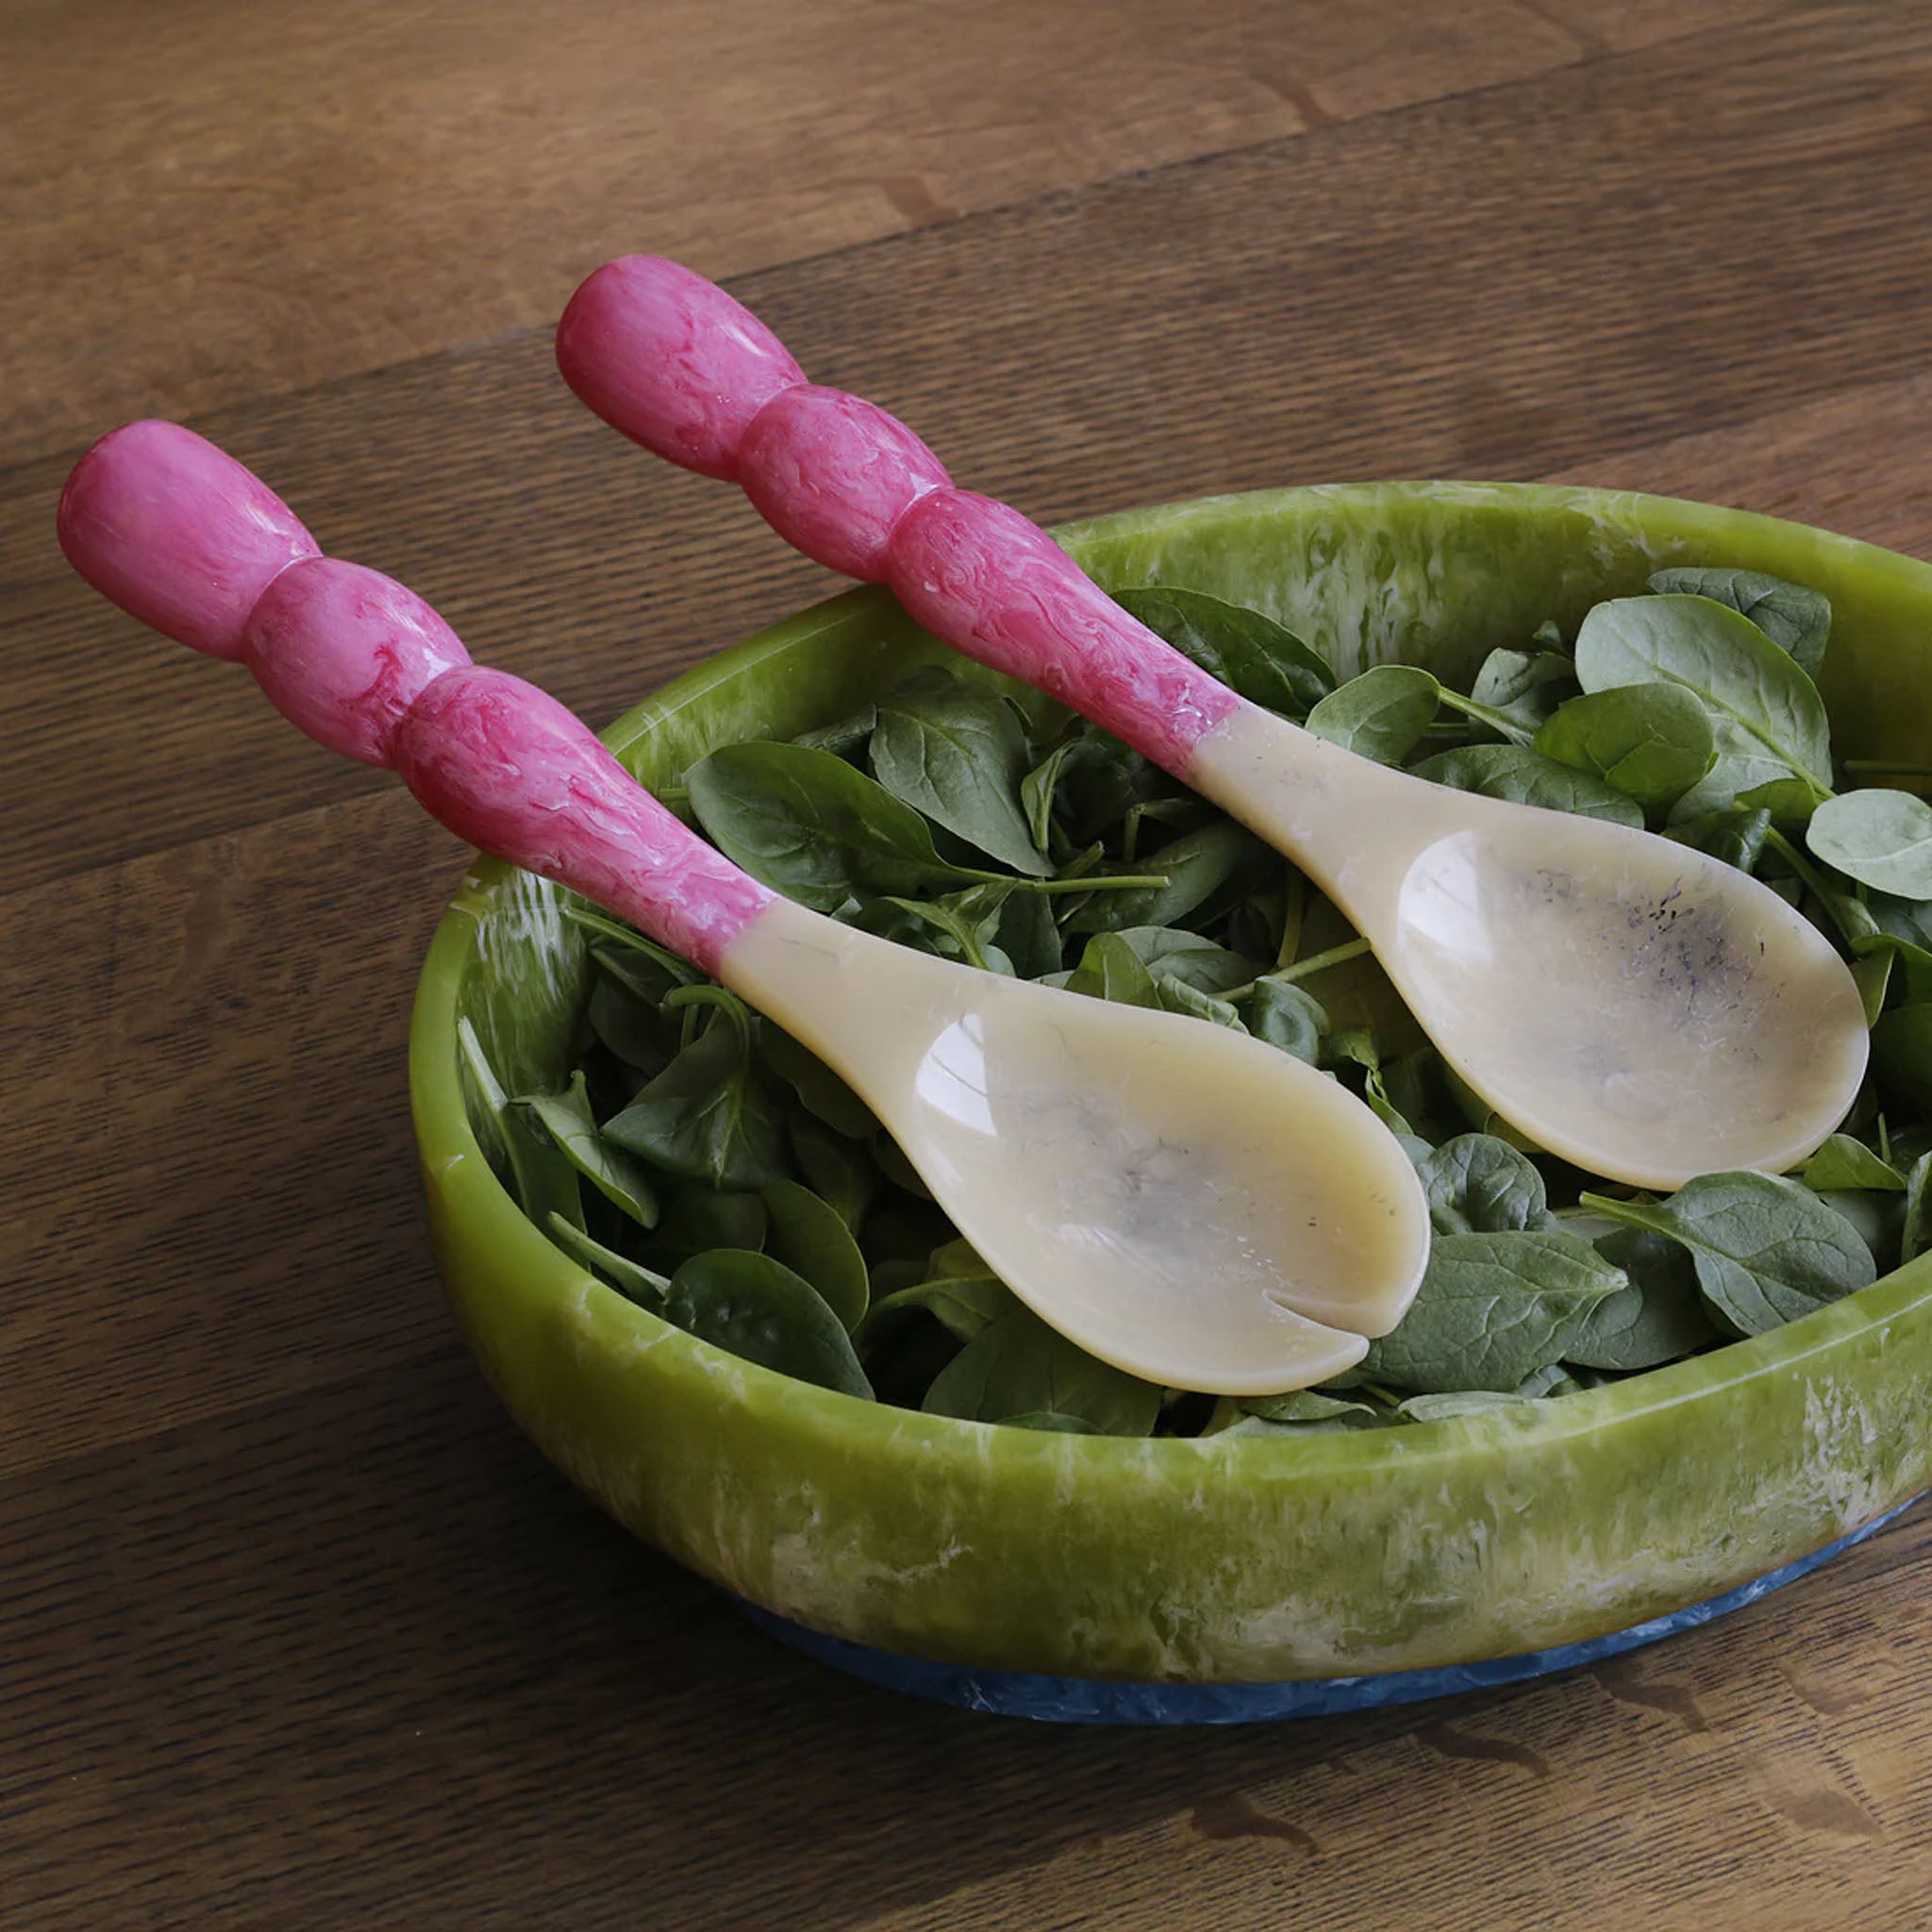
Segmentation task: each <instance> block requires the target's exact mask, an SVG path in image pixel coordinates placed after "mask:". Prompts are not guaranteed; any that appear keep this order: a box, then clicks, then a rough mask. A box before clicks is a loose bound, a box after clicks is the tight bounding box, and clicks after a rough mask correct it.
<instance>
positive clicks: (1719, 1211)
mask: <svg viewBox="0 0 1932 1932" xmlns="http://www.w3.org/2000/svg"><path fill="white" fill-rule="evenodd" d="M1582 1205H1583V1206H1585V1207H1587V1208H1594V1209H1595V1210H1596V1211H1597V1212H1598V1213H1599V1214H1604V1215H1607V1216H1608V1217H1609V1218H1610V1219H1611V1220H1613V1221H1622V1222H1624V1223H1627V1224H1629V1225H1630V1226H1632V1227H1645V1228H1649V1229H1651V1230H1652V1231H1653V1232H1654V1233H1657V1234H1661V1235H1667V1236H1669V1237H1670V1239H1671V1240H1673V1241H1681V1242H1682V1243H1683V1245H1684V1246H1685V1247H1687V1248H1689V1249H1690V1251H1691V1260H1692V1262H1693V1263H1694V1264H1695V1266H1696V1269H1697V1281H1698V1286H1699V1287H1700V1288H1701V1289H1702V1290H1703V1291H1704V1298H1705V1300H1706V1301H1707V1303H1709V1305H1710V1307H1711V1309H1712V1311H1713V1312H1714V1313H1715V1314H1716V1315H1717V1317H1718V1319H1719V1321H1720V1322H1722V1323H1723V1324H1724V1326H1726V1327H1727V1328H1729V1329H1730V1330H1731V1331H1732V1332H1733V1333H1735V1334H1738V1335H1762V1334H1763V1333H1764V1332H1765V1331H1766V1330H1767V1329H1771V1328H1776V1327H1779V1326H1781V1325H1782V1324H1785V1323H1786V1322H1792V1321H1796V1320H1797V1319H1798V1317H1799V1316H1801V1315H1808V1314H1810V1313H1811V1312H1812V1311H1813V1310H1814V1309H1817V1308H1822V1307H1824V1306H1825V1305H1826V1304H1827V1303H1829V1302H1834V1301H1837V1300H1838V1299H1839V1297H1840V1295H1845V1294H1850V1293H1851V1292H1852V1291H1854V1290H1855V1289H1860V1288H1865V1287H1868V1286H1869V1285H1870V1284H1871V1282H1872V1281H1873V1279H1874V1276H1875V1274H1876V1272H1877V1271H1876V1270H1875V1268H1874V1265H1873V1261H1872V1252H1871V1250H1870V1249H1869V1248H1868V1247H1867V1246H1866V1245H1865V1243H1864V1242H1863V1241H1860V1240H1859V1239H1858V1237H1857V1234H1856V1233H1854V1232H1853V1230H1852V1228H1851V1226H1850V1225H1849V1224H1848V1223H1847V1222H1846V1221H1845V1219H1844V1218H1843V1216H1841V1215H1839V1214H1834V1213H1833V1212H1832V1210H1831V1209H1830V1208H1827V1207H1826V1206H1825V1205H1824V1203H1823V1202H1822V1201H1820V1200H1819V1199H1818V1197H1817V1196H1816V1195H1815V1194H1813V1193H1811V1192H1810V1191H1808V1190H1807V1189H1806V1188H1803V1187H1801V1186H1799V1184H1798V1183H1797V1182H1796V1181H1793V1180H1788V1179H1786V1178H1785V1177H1784V1176H1782V1175H1776V1174H1748V1173H1740V1174H1699V1175H1698V1176H1697V1178H1696V1179H1695V1180H1691V1181H1687V1182H1686V1183H1685V1184H1684V1185H1683V1187H1681V1188H1679V1189H1678V1190H1677V1191H1676V1192H1675V1193H1674V1195H1672V1196H1671V1198H1670V1199H1669V1200H1668V1201H1611V1200H1606V1199H1604V1198H1603V1197H1602V1196H1600V1195H1595V1194H1585V1195H1584V1196H1583V1197H1582Z"/></svg>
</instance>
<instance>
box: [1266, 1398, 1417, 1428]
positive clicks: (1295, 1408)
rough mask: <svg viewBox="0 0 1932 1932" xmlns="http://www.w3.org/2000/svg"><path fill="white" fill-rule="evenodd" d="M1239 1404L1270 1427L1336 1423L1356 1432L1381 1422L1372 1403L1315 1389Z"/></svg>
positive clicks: (1378, 1413)
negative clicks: (1290, 1424) (1353, 1400)
mask: <svg viewBox="0 0 1932 1932" xmlns="http://www.w3.org/2000/svg"><path fill="white" fill-rule="evenodd" d="M1240 1401H1241V1407H1242V1408H1243V1409H1244V1410H1246V1412H1247V1413H1248V1414H1249V1415H1255V1416H1259V1417H1260V1418H1261V1420H1262V1421H1263V1422H1270V1423H1340V1424H1342V1425H1343V1426H1344V1427H1348V1428H1357V1429H1359V1428H1374V1427H1375V1426H1376V1425H1377V1424H1379V1423H1380V1422H1381V1420H1382V1417H1381V1413H1380V1411H1379V1410H1378V1409H1376V1408H1375V1407H1374V1404H1372V1403H1367V1402H1352V1401H1350V1400H1349V1399H1348V1398H1347V1397H1346V1396H1342V1395H1324V1394H1323V1393H1322V1392H1321V1391H1320V1390H1318V1389H1291V1390H1290V1391H1288V1392H1287V1393H1286V1394H1285V1395H1243V1396H1241V1399H1240Z"/></svg>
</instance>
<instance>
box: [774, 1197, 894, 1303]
mask: <svg viewBox="0 0 1932 1932" xmlns="http://www.w3.org/2000/svg"><path fill="white" fill-rule="evenodd" d="M760 1198H761V1199H762V1200H763V1202H764V1204H765V1213H766V1216H767V1233H766V1238H765V1242H764V1245H765V1247H766V1248H767V1250H768V1251H769V1252H770V1253H771V1255H772V1256H773V1257H774V1259H776V1260H780V1261H782V1262H784V1264H785V1265H786V1267H788V1268H789V1269H791V1272H792V1273H793V1274H797V1275H802V1276H803V1277H804V1278H805V1279H806V1280H807V1281H808V1282H810V1283H811V1285H812V1286H813V1287H814V1288H815V1289H817V1290H818V1291H819V1293H820V1294H821V1295H823V1296H824V1301H825V1306H826V1307H828V1308H830V1309H831V1311H832V1312H833V1314H835V1315H837V1316H838V1318H839V1319H840V1321H841V1322H842V1323H844V1324H845V1325H846V1327H847V1328H857V1327H858V1324H859V1323H860V1322H861V1321H863V1320H864V1319H865V1308H866V1304H867V1302H869V1301H870V1300H871V1299H872V1281H871V1277H870V1276H869V1275H868V1274H867V1272H866V1266H865V1257H863V1256H862V1255H861V1254H860V1253H859V1252H858V1242H857V1241H854V1240H853V1239H852V1232H851V1230H850V1229H849V1228H848V1227H847V1226H846V1224H845V1221H844V1217H843V1216H841V1214H840V1212H839V1210H838V1209H837V1208H834V1207H833V1206H832V1205H831V1203H830V1202H829V1201H824V1200H821V1199H820V1198H819V1196H818V1195H816V1194H815V1193H813V1192H812V1191H811V1190H810V1189H809V1188H802V1187H800V1186H799V1185H798V1183H797V1182H796V1181H768V1182H767V1183H766V1184H765V1187H764V1189H763V1190H762V1192H761V1194H760Z"/></svg>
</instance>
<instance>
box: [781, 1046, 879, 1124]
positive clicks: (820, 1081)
mask: <svg viewBox="0 0 1932 1932" xmlns="http://www.w3.org/2000/svg"><path fill="white" fill-rule="evenodd" d="M758 1046H759V1048H760V1050H761V1051H762V1052H763V1054H764V1057H765V1064H766V1065H767V1066H768V1067H770V1068H771V1070H772V1071H773V1073H774V1074H777V1076H778V1077H779V1078H780V1079H781V1080H783V1081H784V1082H785V1084H786V1085H787V1086H788V1087H790V1088H791V1091H793V1092H794V1093H796V1094H797V1095H798V1097H799V1100H800V1101H801V1102H802V1103H803V1104H804V1106H805V1108H807V1110H808V1112H811V1113H815V1114H816V1115H817V1116H818V1117H819V1119H820V1120H822V1121H824V1124H826V1125H827V1126H828V1127H831V1128H833V1129H835V1130H836V1131H837V1132H839V1133H841V1134H845V1135H848V1136H849V1137H850V1138H851V1139H853V1140H855V1141H862V1140H864V1139H865V1137H866V1136H867V1135H868V1134H871V1133H874V1132H876V1131H877V1129H878V1121H877V1119H876V1118H875V1117H874V1113H873V1110H872V1108H869V1107H868V1106H866V1104H865V1102H864V1101H862V1100H861V1099H859V1097H858V1094H856V1093H855V1092H853V1091H852V1089H851V1088H849V1087H848V1086H846V1084H845V1082H844V1081H843V1080H841V1078H840V1077H839V1075H838V1074H835V1073H834V1072H833V1071H832V1070H831V1068H830V1067H828V1066H827V1065H826V1064H825V1063H824V1060H822V1059H820V1058H819V1057H818V1055H817V1054H815V1053H813V1052H812V1050H811V1049H810V1048H809V1047H808V1046H807V1045H806V1044H805V1043H804V1042H803V1041H799V1040H796V1039H794V1038H793V1037H792V1036H791V1034H789V1033H787V1032H786V1031H785V1030H784V1028H783V1027H781V1026H777V1025H774V1024H773V1023H772V1022H771V1021H769V1020H767V1021H766V1022H765V1024H763V1025H762V1026H761V1027H759V1029H758Z"/></svg>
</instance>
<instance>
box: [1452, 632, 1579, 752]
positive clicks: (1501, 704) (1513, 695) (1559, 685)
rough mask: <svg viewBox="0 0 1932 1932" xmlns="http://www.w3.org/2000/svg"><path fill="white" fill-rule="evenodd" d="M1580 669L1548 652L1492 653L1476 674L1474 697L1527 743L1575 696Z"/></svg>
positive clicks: (1475, 700) (1518, 738)
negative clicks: (1577, 671)
mask: <svg viewBox="0 0 1932 1932" xmlns="http://www.w3.org/2000/svg"><path fill="white" fill-rule="evenodd" d="M1578 688H1579V687H1578V685H1577V682H1576V667H1575V666H1574V664H1573V663H1572V662H1571V661H1570V659H1569V658H1567V657H1557V656H1556V655H1554V654H1552V653H1551V652H1548V651H1509V650H1501V651H1491V653H1490V655H1489V656H1488V657H1487V658H1484V659H1483V665H1482V669H1481V670H1480V671H1478V672H1477V673H1476V676H1475V683H1474V685H1472V686H1471V687H1470V692H1469V694H1470V696H1471V698H1472V699H1473V700H1474V702H1475V703H1476V704H1478V705H1481V706H1482V707H1483V708H1485V709H1487V710H1490V711H1494V712H1497V713H1500V714H1501V715H1502V716H1503V717H1505V718H1507V720H1508V721H1509V723H1510V724H1512V725H1513V726H1514V727H1515V731H1516V736H1517V741H1518V742H1520V743H1524V744H1527V743H1528V742H1529V741H1530V740H1531V739H1532V738H1534V737H1535V736H1536V734H1537V732H1538V731H1539V730H1540V729H1541V727H1542V725H1543V724H1544V722H1545V721H1546V720H1547V719H1549V718H1550V717H1552V716H1553V715H1554V714H1555V712H1556V710H1557V706H1559V705H1560V704H1562V702H1563V701H1564V700H1565V699H1566V698H1571V697H1574V696H1575V694H1576V692H1577V690H1578Z"/></svg>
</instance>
